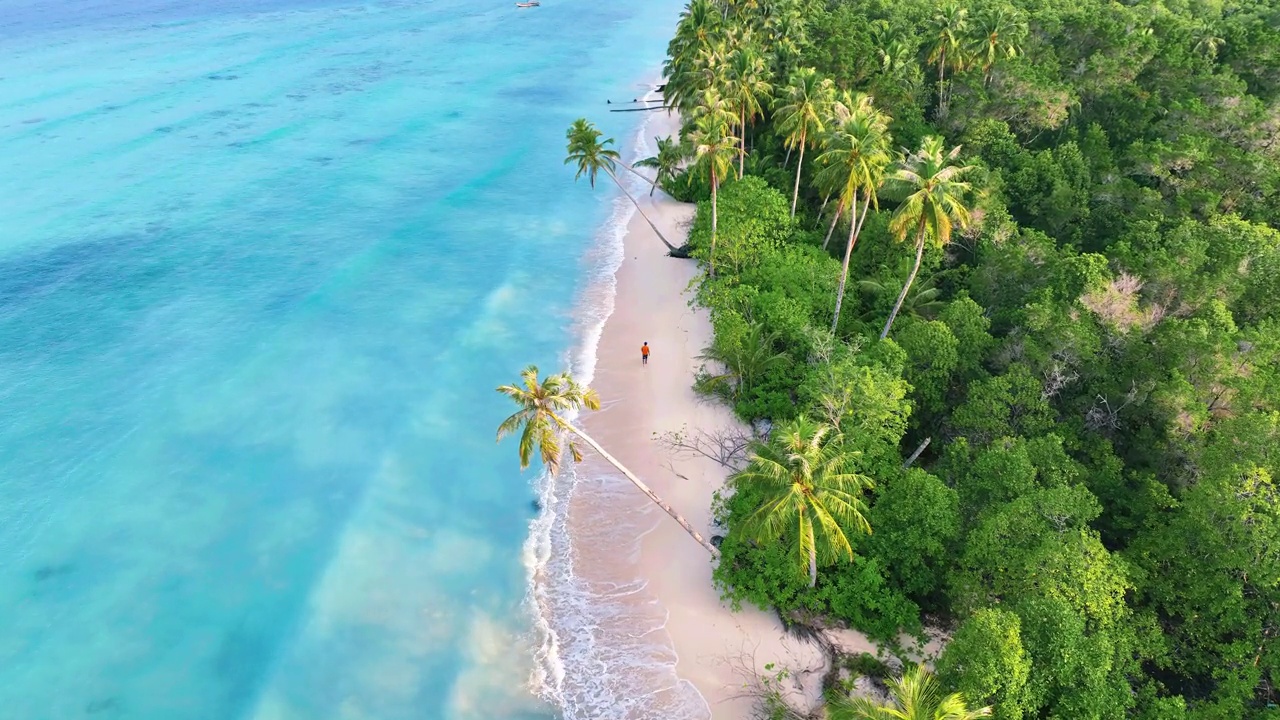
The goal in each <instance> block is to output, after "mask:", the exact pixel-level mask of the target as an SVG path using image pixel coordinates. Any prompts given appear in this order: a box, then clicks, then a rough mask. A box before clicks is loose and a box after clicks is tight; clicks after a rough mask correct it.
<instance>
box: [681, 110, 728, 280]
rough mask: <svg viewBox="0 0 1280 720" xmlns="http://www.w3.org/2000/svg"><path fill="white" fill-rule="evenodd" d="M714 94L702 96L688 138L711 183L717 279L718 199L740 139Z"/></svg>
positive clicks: (712, 269)
mask: <svg viewBox="0 0 1280 720" xmlns="http://www.w3.org/2000/svg"><path fill="white" fill-rule="evenodd" d="M725 105H726V103H725V101H724V99H723V98H721V97H719V96H718V95H717V94H716V93H715V91H713V90H708V91H706V93H704V94H703V102H702V104H701V105H699V106H698V108H697V109H695V111H694V114H693V118H694V119H693V123H694V126H693V130H692V132H690V133H689V135H688V138H689V142H690V144H691V145H692V146H693V155H694V157H695V158H696V160H695V167H696V168H698V169H699V170H701V171H702V172H704V173H706V175H707V179H708V180H709V181H710V183H711V253H710V256H709V257H708V260H707V265H708V268H709V273H710V275H711V277H715V275H716V235H717V232H718V225H719V209H718V207H717V199H716V198H717V197H718V196H719V191H720V183H721V182H722V181H723V180H724V178H725V177H726V176H727V175H729V174H730V173H731V172H733V154H734V151H735V149H736V147H737V141H738V139H737V138H735V137H733V136H732V135H730V134H729V124H730V122H731V121H732V117H733V115H732V114H731V113H730V112H729V111H728V110H727V109H726V107H725Z"/></svg>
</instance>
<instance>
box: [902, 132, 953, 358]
mask: <svg viewBox="0 0 1280 720" xmlns="http://www.w3.org/2000/svg"><path fill="white" fill-rule="evenodd" d="M959 155H960V146H959V145H957V146H955V147H954V148H952V149H951V151H950V152H948V151H947V150H946V146H944V145H943V144H942V138H940V137H935V136H932V135H931V136H929V137H926V138H925V139H924V140H922V141H921V143H920V149H919V150H918V151H916V152H914V153H912V154H911V155H910V156H909V157H907V158H906V160H905V161H904V162H903V164H902V167H900V168H898V170H897V171H896V172H894V173H893V180H894V181H895V182H896V183H898V184H900V185H902V186H904V187H905V188H906V190H907V192H909V193H910V194H909V195H908V196H907V198H906V200H904V201H903V202H902V204H901V205H899V206H898V209H897V210H896V211H894V213H893V219H892V220H890V221H889V232H890V233H892V234H893V236H894V237H895V238H897V239H898V241H902V240H905V239H906V238H907V235H909V234H910V233H911V231H912V230H915V235H916V262H915V265H913V266H912V268H911V274H910V275H908V276H907V282H906V283H905V284H904V285H903V286H902V292H901V293H900V294H899V295H898V301H897V302H896V303H895V304H894V306H893V312H891V313H889V319H888V321H886V322H885V324H884V330H883V331H882V332H881V333H880V339H881V340H883V339H885V337H887V336H888V335H889V329H890V328H892V327H893V320H894V318H896V317H898V311H899V310H901V309H902V302H903V301H904V300H906V298H907V293H908V292H910V291H911V283H912V282H914V281H915V279H916V273H918V272H920V260H921V259H922V258H923V257H924V244H925V241H926V240H927V239H929V238H932V239H934V240H936V241H937V242H938V244H939V245H946V244H947V243H949V242H951V230H952V229H953V228H954V227H956V226H959V227H960V228H961V229H964V228H966V227H968V226H969V208H968V207H966V206H965V196H966V195H967V194H968V192H969V183H966V182H963V181H962V180H961V178H963V177H964V176H965V174H967V173H968V172H969V171H970V170H971V169H972V167H971V166H968V165H956V164H955V159H956V158H957V157H958V156H959Z"/></svg>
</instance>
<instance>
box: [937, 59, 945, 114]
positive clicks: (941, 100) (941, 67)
mask: <svg viewBox="0 0 1280 720" xmlns="http://www.w3.org/2000/svg"><path fill="white" fill-rule="evenodd" d="M946 69H947V51H946V48H943V50H942V52H941V53H939V56H938V117H940V118H941V117H946V116H947V97H946V95H944V94H943V88H944V87H945V85H943V78H944V76H945V73H946Z"/></svg>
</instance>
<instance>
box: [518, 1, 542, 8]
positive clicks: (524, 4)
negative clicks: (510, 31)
mask: <svg viewBox="0 0 1280 720" xmlns="http://www.w3.org/2000/svg"><path fill="white" fill-rule="evenodd" d="M541 4H542V3H540V2H538V0H532V2H518V3H516V7H538V6H539V5H541Z"/></svg>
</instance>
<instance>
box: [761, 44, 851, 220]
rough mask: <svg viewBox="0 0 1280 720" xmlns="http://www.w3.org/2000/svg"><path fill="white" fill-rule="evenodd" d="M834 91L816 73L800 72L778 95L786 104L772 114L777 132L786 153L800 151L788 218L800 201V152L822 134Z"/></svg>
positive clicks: (824, 79)
mask: <svg viewBox="0 0 1280 720" xmlns="http://www.w3.org/2000/svg"><path fill="white" fill-rule="evenodd" d="M835 87H836V86H835V83H833V82H831V80H830V79H829V78H824V77H820V76H819V75H818V71H817V70H815V69H813V68H800V69H799V70H796V71H795V72H794V73H792V74H791V81H790V82H789V83H787V87H786V88H785V89H784V90H783V91H782V98H781V99H782V100H783V101H784V102H786V104H785V105H782V106H781V107H779V108H778V109H777V110H775V111H774V113H773V117H774V122H775V124H776V126H777V128H778V130H779V131H781V132H783V133H785V134H786V144H787V150H788V151H790V150H792V149H794V148H799V149H800V161H799V162H798V163H796V183H795V188H793V189H792V191H791V217H795V216H796V201H797V200H798V199H799V197H800V171H801V169H802V168H803V167H804V149H805V148H806V147H807V146H809V145H813V144H816V143H817V140H818V138H820V137H821V136H822V133H823V132H824V131H825V130H826V125H825V123H824V121H825V120H826V118H827V115H828V114H829V112H830V110H829V108H830V105H831V103H832V102H833V100H834V98H835Z"/></svg>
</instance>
